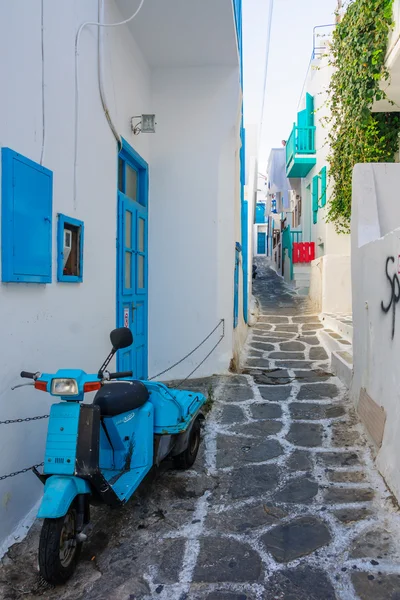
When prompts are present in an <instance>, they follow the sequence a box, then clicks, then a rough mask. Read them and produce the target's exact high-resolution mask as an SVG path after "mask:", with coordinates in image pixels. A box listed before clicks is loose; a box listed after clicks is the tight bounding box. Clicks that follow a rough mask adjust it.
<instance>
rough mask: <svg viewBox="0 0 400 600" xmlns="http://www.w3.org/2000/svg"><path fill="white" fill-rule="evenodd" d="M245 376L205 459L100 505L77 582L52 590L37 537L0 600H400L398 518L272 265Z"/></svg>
mask: <svg viewBox="0 0 400 600" xmlns="http://www.w3.org/2000/svg"><path fill="white" fill-rule="evenodd" d="M260 275H261V277H260V279H257V280H256V282H255V286H254V287H255V293H256V295H257V296H258V298H259V300H260V304H261V314H260V319H259V322H258V324H257V325H256V327H254V328H253V330H252V333H251V337H250V340H249V343H248V358H247V364H246V367H245V369H244V373H243V374H241V375H236V376H226V377H214V378H211V379H209V380H206V381H193V382H191V384H190V385H191V387H192V388H193V389H201V390H202V391H204V392H206V393H209V394H210V393H211V391H210V390H211V389H212V395H213V397H214V405H213V410H212V412H211V414H210V415H209V418H208V420H207V425H206V429H205V437H204V442H203V445H202V449H201V455H200V457H199V459H198V462H197V464H196V467H195V469H194V470H192V471H188V472H186V473H177V472H174V471H172V470H169V466H168V465H167V464H166V465H165V466H164V468H163V469H162V471H159V472H157V473H156V474H155V475H154V477H153V481H151V482H148V483H147V485H146V486H144V488H143V489H142V490H141V491H140V493H139V494H138V495H137V496H136V497H135V499H134V500H133V501H132V502H131V503H129V505H128V506H126V507H125V508H124V509H123V510H120V511H111V510H109V509H108V508H101V509H99V510H98V511H97V513H96V514H95V529H94V534H93V537H92V538H91V540H90V543H89V544H88V545H87V546H86V548H85V551H84V553H83V556H82V561H81V563H80V565H79V567H78V570H77V573H76V576H75V577H74V578H73V579H72V580H71V582H70V583H69V584H68V585H66V586H65V587H64V588H58V589H56V590H46V589H45V588H41V586H40V583H39V582H38V581H37V575H36V574H35V566H36V562H35V560H36V559H35V554H36V544H37V528H34V529H33V530H32V532H31V533H30V534H29V536H28V538H27V539H26V540H25V541H24V542H22V543H21V544H16V545H15V546H13V548H12V549H11V550H10V552H9V553H8V555H7V556H6V558H5V560H4V561H3V566H2V567H1V568H0V598H4V600H17V599H21V598H25V599H26V598H28V599H30V598H34V597H37V595H38V594H39V595H42V594H43V595H44V597H46V598H50V599H51V600H53V599H55V598H57V599H59V600H63V599H65V600H66V599H69V600H149V599H156V598H159V599H160V600H203V599H204V600H263V599H266V600H355V599H361V600H400V560H399V559H400V516H399V512H398V509H397V507H396V503H395V502H394V499H393V498H392V496H391V494H390V492H389V491H388V490H387V489H386V487H385V485H384V482H383V480H382V479H381V477H380V476H379V474H378V473H377V471H376V469H375V467H374V463H373V456H372V454H371V451H370V448H369V446H368V444H367V443H366V440H365V438H364V435H363V430H362V427H361V425H360V424H359V423H358V421H357V418H356V415H355V413H354V411H353V409H352V407H351V406H350V405H349V403H348V401H347V395H346V389H345V388H344V387H343V385H342V384H341V382H340V381H339V380H338V379H337V378H335V377H334V376H332V375H331V374H330V373H329V364H328V357H327V354H326V352H325V350H324V348H323V346H322V345H321V344H320V342H319V337H318V331H319V330H320V329H321V328H322V325H321V323H320V321H319V319H318V317H317V316H315V315H312V314H311V313H310V310H309V308H308V305H307V303H306V301H305V300H302V299H301V298H299V297H297V296H293V295H292V294H291V293H290V291H289V290H288V289H287V288H286V286H285V285H284V284H283V282H282V281H281V280H280V279H279V278H278V277H277V276H276V275H275V274H274V273H273V272H272V271H270V270H263V269H260Z"/></svg>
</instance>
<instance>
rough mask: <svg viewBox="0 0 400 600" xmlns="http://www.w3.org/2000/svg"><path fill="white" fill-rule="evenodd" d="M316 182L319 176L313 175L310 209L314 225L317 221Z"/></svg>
mask: <svg viewBox="0 0 400 600" xmlns="http://www.w3.org/2000/svg"><path fill="white" fill-rule="evenodd" d="M318 182H319V175H315V177H313V180H312V209H313V223H314V225H315V223H316V222H317V221H318Z"/></svg>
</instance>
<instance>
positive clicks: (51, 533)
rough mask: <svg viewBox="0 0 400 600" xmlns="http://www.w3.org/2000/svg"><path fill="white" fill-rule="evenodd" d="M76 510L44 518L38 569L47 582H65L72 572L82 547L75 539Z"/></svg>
mask: <svg viewBox="0 0 400 600" xmlns="http://www.w3.org/2000/svg"><path fill="white" fill-rule="evenodd" d="M76 523H77V515H76V510H75V509H74V508H72V507H70V509H69V511H68V512H67V514H66V515H65V516H64V517H60V518H59V519H45V520H44V523H43V526H42V532H41V534H40V541H39V570H40V574H41V576H42V577H43V579H45V580H46V581H47V582H48V583H51V584H53V585H59V584H62V583H65V582H66V581H67V580H68V579H69V578H70V577H71V575H72V574H73V572H74V571H75V568H76V563H77V562H78V558H79V555H80V553H81V549H82V543H81V542H78V541H77V539H76V536H77V530H76Z"/></svg>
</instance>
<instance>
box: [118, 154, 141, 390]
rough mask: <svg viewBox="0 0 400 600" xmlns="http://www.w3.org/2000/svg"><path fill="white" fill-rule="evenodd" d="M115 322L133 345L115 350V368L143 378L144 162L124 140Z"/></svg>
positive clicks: (119, 188) (120, 166) (120, 158)
mask: <svg viewBox="0 0 400 600" xmlns="http://www.w3.org/2000/svg"><path fill="white" fill-rule="evenodd" d="M119 176H120V181H119V185H118V190H119V191H118V265H117V267H118V268H117V272H118V292H117V324H118V326H119V327H129V328H130V329H131V331H132V334H133V340H134V341H133V345H132V346H131V347H130V348H126V349H125V350H123V351H121V352H119V356H118V359H117V360H118V370H121V371H122V370H123V371H133V374H134V377H136V378H137V379H146V378H147V362H148V360H147V357H148V349H147V339H148V336H147V329H148V301H147V295H148V293H147V281H148V264H147V256H148V253H147V247H148V243H147V235H148V231H147V227H148V218H147V215H148V197H147V196H148V184H147V177H148V171H147V165H146V163H145V162H144V161H143V160H142V159H141V158H140V157H139V156H138V155H137V154H136V152H135V151H134V150H133V149H132V148H130V147H129V146H128V145H127V144H126V143H124V145H123V149H122V151H121V152H120V155H119Z"/></svg>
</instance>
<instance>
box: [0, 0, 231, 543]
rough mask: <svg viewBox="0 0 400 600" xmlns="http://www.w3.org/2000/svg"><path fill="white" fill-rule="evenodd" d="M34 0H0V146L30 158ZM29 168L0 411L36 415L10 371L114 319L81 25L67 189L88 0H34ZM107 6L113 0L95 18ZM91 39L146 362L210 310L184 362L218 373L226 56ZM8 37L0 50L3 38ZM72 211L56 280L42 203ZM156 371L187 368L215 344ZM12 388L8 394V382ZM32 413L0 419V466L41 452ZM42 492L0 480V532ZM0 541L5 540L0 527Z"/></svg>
mask: <svg viewBox="0 0 400 600" xmlns="http://www.w3.org/2000/svg"><path fill="white" fill-rule="evenodd" d="M40 4H41V3H40V0H31V2H29V3H27V2H25V1H24V0H14V1H13V2H7V3H5V2H3V3H1V4H0V50H1V52H2V56H3V57H7V59H6V60H3V61H1V63H0V77H1V81H2V82H3V83H4V85H3V86H2V93H1V94H0V114H1V115H2V117H0V145H1V146H9V147H11V148H12V149H13V150H15V151H17V152H20V153H21V154H24V155H25V156H27V157H29V158H31V159H32V160H35V161H38V160H39V157H40V151H41V142H42V138H41V132H42V110H41V69H42V62H41V36H40V31H41V26H40ZM44 6H45V11H44V48H45V88H44V89H45V115H46V144H45V153H44V163H43V164H44V166H45V167H47V168H49V169H51V170H52V171H53V173H54V194H53V263H54V264H53V283H52V284H51V285H35V284H29V285H26V284H0V306H1V311H0V336H1V341H2V345H1V349H0V362H1V364H2V378H1V383H0V419H1V420H3V419H12V418H18V417H21V416H22V417H24V416H30V415H32V416H34V415H39V414H45V413H48V410H49V406H50V404H51V399H50V397H49V396H48V395H45V394H40V393H38V392H34V391H32V390H31V388H23V389H22V390H17V391H15V392H13V393H11V392H10V387H11V386H12V385H15V384H16V383H19V381H20V380H19V377H18V374H19V372H20V371H21V370H22V369H26V370H38V369H40V370H42V371H45V372H46V371H47V372H53V371H55V370H57V369H58V368H62V367H64V368H67V367H69V366H70V367H79V368H83V369H84V370H86V371H88V372H93V371H97V369H98V367H99V365H100V364H101V361H102V360H103V358H104V357H105V355H106V354H107V352H108V350H109V341H108V333H109V331H110V330H111V329H112V328H113V327H114V326H115V322H116V249H115V246H116V244H115V241H116V216H117V215H116V191H117V190H116V187H117V145H116V142H115V139H114V137H113V135H112V133H111V131H110V129H109V127H108V124H107V121H106V119H105V116H104V113H103V109H102V106H101V102H100V98H99V90H98V81H97V31H96V30H95V29H94V28H85V29H84V30H83V33H82V36H81V44H80V50H79V66H80V101H79V107H80V122H79V155H78V171H77V183H78V194H77V198H76V203H74V198H73V163H74V156H73V149H74V127H73V123H74V52H75V49H74V43H75V35H76V32H77V30H78V28H79V26H80V25H81V23H83V22H84V21H87V20H89V21H97V16H98V15H97V0H86V1H85V2H82V1H81V0H70V2H53V1H45V3H44ZM119 20H121V14H120V13H119V11H118V10H117V9H116V8H115V4H114V0H108V1H107V10H106V21H108V22H116V21H119ZM104 38H105V49H104V56H105V65H104V67H105V89H106V93H107V98H108V103H109V108H110V112H111V115H112V118H113V120H114V122H115V124H116V127H117V130H118V131H119V133H120V134H121V135H122V136H123V137H124V138H125V139H126V140H127V141H128V142H129V143H130V144H131V145H132V146H133V147H134V148H135V150H137V151H138V152H139V154H140V155H141V156H142V157H143V158H144V159H145V160H147V161H148V162H149V165H150V198H149V206H150V208H149V210H150V225H149V240H150V244H149V262H150V266H149V277H150V279H149V288H150V290H149V355H150V356H149V371H150V375H152V374H154V372H155V371H156V370H157V369H159V370H161V369H164V368H166V367H167V366H168V365H169V364H171V363H172V362H174V361H175V360H177V359H179V358H181V357H182V356H183V355H184V354H186V352H188V351H189V350H191V349H192V348H193V347H194V346H195V345H197V344H198V343H199V342H200V341H201V340H202V339H203V338H204V337H205V336H206V335H207V334H208V333H209V332H210V330H211V329H212V328H213V327H214V326H215V325H216V323H217V322H218V320H219V319H221V318H225V319H226V329H225V331H226V337H225V339H224V341H223V343H222V344H221V345H220V346H219V347H218V349H217V351H216V352H215V353H214V354H213V355H212V357H211V358H210V359H209V360H208V361H207V362H206V363H205V364H204V365H203V367H202V369H201V370H199V371H198V372H197V373H196V375H199V376H200V375H208V374H212V373H214V372H218V371H220V372H221V371H224V370H226V369H227V368H228V366H229V360H230V358H231V356H232V320H233V317H232V315H233V270H234V243H235V230H234V228H235V219H237V210H238V206H239V210H240V199H239V196H238V188H236V187H235V186H236V178H237V172H238V167H237V160H238V157H237V155H236V154H235V151H236V150H237V146H238V141H237V138H238V109H239V102H240V86H239V74H238V68H231V67H225V68H217V67H215V68H213V67H205V68H201V67H199V68H197V69H189V68H187V69H185V68H183V69H166V70H164V71H163V70H154V71H153V72H152V71H151V70H150V69H149V67H148V66H147V64H146V62H145V60H144V58H143V56H142V54H141V52H140V49H139V48H138V46H137V44H136V43H135V41H134V39H133V38H132V35H131V32H130V30H129V29H128V28H125V27H123V28H121V27H119V28H111V29H107V30H106V31H105V32H104ZM10 48H12V49H13V51H12V52H10ZM152 111H154V112H156V114H157V122H158V128H157V133H156V134H155V135H154V136H151V135H147V136H146V135H139V136H133V134H132V132H131V130H130V119H131V117H132V116H134V115H137V114H141V113H142V112H152ZM58 212H63V213H65V214H67V215H69V216H72V217H76V218H78V219H81V220H83V221H84V223H85V253H84V281H83V283H82V284H65V283H63V284H59V283H57V282H56V261H55V257H56V235H55V231H56V227H55V225H56V215H57V213H58ZM217 339H218V334H217V338H216V339H215V338H213V340H210V342H209V344H208V345H205V346H203V348H202V351H201V355H198V354H196V355H195V356H194V357H193V360H189V361H187V362H186V363H184V364H183V365H182V366H181V367H180V369H176V370H175V371H174V372H173V373H172V374H171V376H176V377H181V376H185V375H187V374H189V372H190V371H191V370H192V368H193V367H194V366H195V365H197V364H198V363H199V362H200V360H201V359H202V358H203V357H204V356H205V355H206V353H207V351H208V350H210V349H211V347H212V346H213V345H214V344H215V342H216V340H217ZM11 394H12V395H11ZM46 425H47V423H46V421H38V422H34V423H28V424H18V425H10V426H7V427H6V426H1V427H2V430H1V434H2V435H1V436H0V475H2V474H3V473H7V472H10V471H14V470H18V469H21V468H23V467H26V466H29V465H31V464H34V463H40V462H41V461H42V458H43V451H44V444H45V435H46ZM41 491H42V486H41V484H39V483H38V482H37V481H36V479H35V477H34V476H33V475H32V474H30V473H29V474H26V475H20V476H18V477H15V478H12V479H7V480H5V481H2V482H0V554H1V543H2V542H3V541H4V540H5V544H3V548H4V547H5V546H6V545H7V543H8V542H7V540H6V538H7V536H8V535H10V534H11V532H13V531H14V529H15V527H16V526H17V524H18V522H19V521H20V519H22V518H23V517H24V516H25V515H26V513H27V512H28V510H29V509H30V508H31V507H32V506H33V505H34V503H35V502H36V501H37V499H38V498H39V496H40V494H41ZM8 541H10V540H8Z"/></svg>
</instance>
